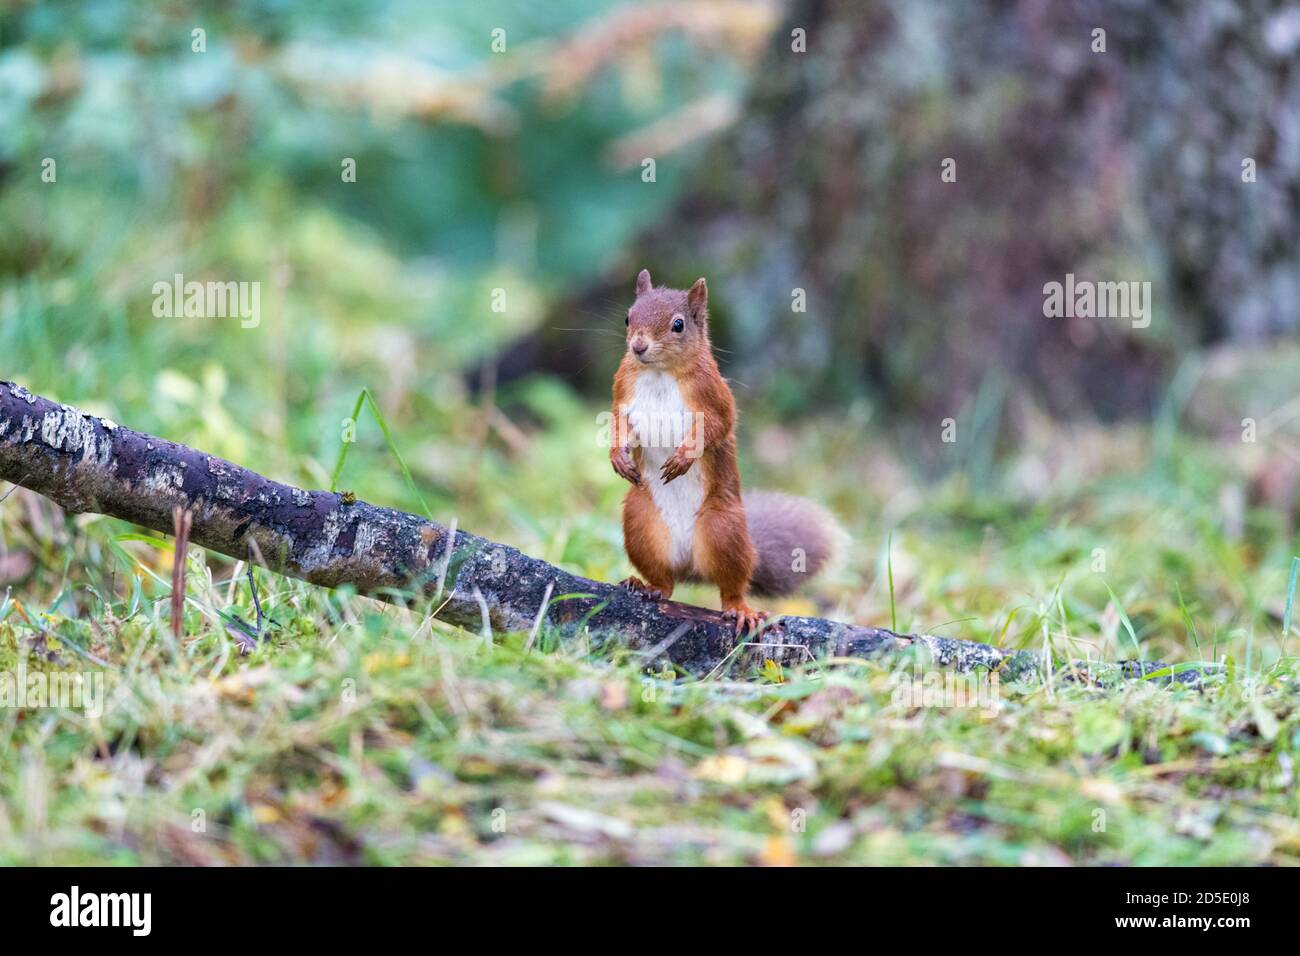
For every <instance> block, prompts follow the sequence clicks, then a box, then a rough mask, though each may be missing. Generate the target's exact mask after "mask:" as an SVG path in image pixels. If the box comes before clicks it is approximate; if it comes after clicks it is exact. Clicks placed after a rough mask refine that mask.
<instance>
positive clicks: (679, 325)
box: [673, 315, 686, 332]
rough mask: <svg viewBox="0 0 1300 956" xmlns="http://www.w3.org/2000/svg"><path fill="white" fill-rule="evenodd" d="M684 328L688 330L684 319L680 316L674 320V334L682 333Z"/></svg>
mask: <svg viewBox="0 0 1300 956" xmlns="http://www.w3.org/2000/svg"><path fill="white" fill-rule="evenodd" d="M684 328H686V322H685V321H684V320H683V319H682V317H681V316H680V315H679V316H677V318H675V319H673V331H674V332H680V331H681V330H682V329H684Z"/></svg>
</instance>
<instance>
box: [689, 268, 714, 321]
mask: <svg viewBox="0 0 1300 956" xmlns="http://www.w3.org/2000/svg"><path fill="white" fill-rule="evenodd" d="M708 304H709V285H708V283H707V282H705V281H704V276H700V277H699V278H698V279H696V280H695V285H693V286H691V291H690V292H687V293H686V305H687V307H689V308H690V310H691V315H693V316H695V318H697V319H700V318H703V316H704V308H705V306H707V305H708Z"/></svg>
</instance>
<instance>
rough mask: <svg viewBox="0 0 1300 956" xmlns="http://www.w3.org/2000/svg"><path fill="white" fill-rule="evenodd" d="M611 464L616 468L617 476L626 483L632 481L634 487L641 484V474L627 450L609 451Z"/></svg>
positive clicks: (612, 449)
mask: <svg viewBox="0 0 1300 956" xmlns="http://www.w3.org/2000/svg"><path fill="white" fill-rule="evenodd" d="M609 462H610V464H611V465H613V466H614V472H615V474H617V475H618V476H619V477H620V478H622V479H623V480H624V481H630V482H631V483H632V484H634V485H639V484H641V472H640V470H639V469H638V468H637V466H636V464H635V463H634V462H633V461H632V456H631V455H629V454H628V453H627V449H626V448H611V449H610V450H609Z"/></svg>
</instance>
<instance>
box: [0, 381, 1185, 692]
mask: <svg viewBox="0 0 1300 956" xmlns="http://www.w3.org/2000/svg"><path fill="white" fill-rule="evenodd" d="M0 479H4V480H7V481H11V482H14V483H15V484H19V485H22V486H23V487H25V488H29V489H31V490H32V491H35V492H38V493H40V494H42V495H44V496H45V497H47V498H50V499H51V500H53V501H54V502H56V503H57V504H59V505H60V506H62V507H63V508H64V509H66V510H68V511H72V512H78V513H83V512H90V513H96V514H104V515H111V516H112V517H115V518H121V519H123V520H125V521H129V522H131V523H133V524H136V525H141V526H143V527H145V528H151V529H153V530H155V531H160V532H164V533H169V532H172V531H174V529H175V524H174V518H173V509H175V508H179V509H182V511H186V512H191V513H192V515H193V519H192V522H193V523H192V526H191V528H190V540H191V541H193V542H195V543H197V544H199V545H202V546H203V547H205V548H208V549H210V550H212V551H217V552H219V553H221V554H224V555H228V556H230V557H233V558H239V559H246V558H247V557H248V555H249V554H250V552H251V553H253V554H260V555H261V559H262V561H263V562H264V563H265V565H266V567H268V568H269V569H271V570H273V571H277V572H279V573H281V574H286V575H289V576H290V577H295V578H300V579H301V580H304V581H308V582H310V583H312V584H316V585H320V586H322V587H330V588H332V587H337V586H339V585H351V586H352V587H354V588H355V589H356V590H357V591H358V592H359V593H361V594H365V595H368V596H370V597H373V598H377V599H379V600H382V601H388V602H391V603H396V604H404V605H409V604H411V603H412V602H413V601H416V600H419V601H423V602H432V603H431V607H432V608H433V609H434V610H435V615H436V617H437V618H438V619H439V620H442V621H446V622H448V623H451V624H454V625H456V626H459V627H463V628H465V629H467V630H470V631H482V630H484V629H485V628H489V627H490V628H491V629H492V630H494V631H520V632H524V631H526V632H530V634H533V635H535V634H536V632H537V629H538V628H539V627H540V626H541V623H542V622H543V621H544V622H545V624H546V625H547V626H549V627H551V628H553V629H555V630H556V631H558V632H560V633H561V634H562V635H575V634H577V633H578V632H579V631H581V630H582V629H583V628H586V629H588V632H589V633H590V634H592V635H610V636H615V637H617V638H619V639H621V640H623V641H624V642H626V643H627V645H629V646H630V647H633V648H638V649H640V650H641V652H642V657H643V660H644V661H645V663H646V664H647V665H650V664H654V663H656V662H659V661H662V660H664V659H666V660H669V661H671V662H672V663H674V664H676V665H678V666H680V667H682V668H684V669H686V670H688V671H691V672H693V673H695V674H697V675H702V674H705V673H709V672H712V671H714V670H716V669H718V668H719V666H720V665H723V664H735V665H739V666H741V667H748V666H750V665H752V664H754V663H756V662H761V661H762V660H763V659H765V658H770V659H773V660H775V661H778V662H782V663H790V664H796V663H799V662H801V661H806V660H807V659H808V658H809V656H810V655H811V656H814V657H818V658H822V657H866V656H874V655H878V654H881V653H885V652H889V651H896V650H899V649H903V648H907V647H910V646H916V645H920V646H923V647H924V648H925V650H926V651H927V652H928V655H929V657H930V658H932V659H933V660H934V661H935V662H937V663H939V664H943V665H948V666H952V667H955V668H957V669H958V670H963V671H968V670H971V669H973V668H977V667H985V668H989V669H997V670H1000V671H1001V673H1003V674H1004V675H1008V676H1011V675H1020V674H1024V673H1029V672H1033V671H1035V670H1037V669H1038V668H1039V665H1040V663H1041V661H1040V659H1039V658H1038V657H1037V656H1036V655H1033V654H1030V653H1029V652H1025V651H1018V652H1009V651H1003V650H999V649H998V648H995V647H990V646H988V645H986V644H978V643H974V642H971V641H962V640H957V639H954V638H947V637H936V636H934V635H926V634H896V633H894V632H893V631H889V630H885V629H884V628H876V627H863V626H860V625H851V624H841V623H837V622H835V621H828V620H824V619H822V618H814V617H786V618H783V619H782V624H783V628H782V629H781V630H780V631H772V630H770V629H768V630H764V631H760V632H759V634H758V635H757V636H755V637H753V638H751V639H749V640H748V641H744V642H742V644H743V646H741V647H737V644H736V640H735V638H734V636H733V633H732V629H731V627H730V626H729V625H728V624H727V622H725V621H724V620H723V619H722V616H721V615H720V614H719V613H718V612H717V611H710V610H706V609H704V608H699V607H692V606H690V605H687V604H680V603H678V602H675V601H659V602H650V601H644V600H642V599H641V598H639V597H636V596H634V595H632V594H629V593H628V592H626V591H624V590H623V589H621V588H618V587H616V586H613V585H609V584H602V583H599V582H597V581H591V580H588V579H587V578H582V577H578V576H577V575H573V574H569V573H568V572H566V571H563V570H561V569H560V568H557V567H555V566H554V565H551V564H548V563H547V562H545V561H540V560H538V559H536V558H531V557H529V556H528V555H526V554H522V553H520V552H519V551H517V550H515V549H514V548H511V547H507V546H506V545H502V544H496V543H494V542H492V541H489V540H487V539H485V538H480V537H478V536H477V535H473V534H470V533H468V532H465V531H459V530H457V529H456V528H455V525H454V524H453V525H452V527H451V528H447V527H444V526H442V525H440V524H438V523H436V522H433V521H427V520H425V519H423V518H420V517H417V516H416V515H412V514H407V513H406V512H402V511H396V510H393V509H391V508H381V507H378V506H376V505H371V504H367V503H365V502H363V501H354V500H352V498H351V496H350V495H343V494H338V493H334V492H327V491H304V490H302V489H300V488H295V487H292V486H290V485H284V484H280V483H279V482H275V481H271V480H270V479H268V478H264V477H263V476H261V475H259V474H257V473H255V472H252V471H249V470H248V469H246V468H241V467H240V466H239V465H236V464H233V463H232V462H229V461H225V460H224V459H221V458H215V457H213V456H211V455H206V454H204V453H203V452H201V451H196V450H195V449H193V448H189V447H187V446H185V445H178V444H176V443H175V442H170V441H167V440H165V439H162V438H155V437H153V436H152V435H146V434H143V433H141V432H137V431H132V430H131V429H129V428H124V427H122V426H121V425H117V424H115V423H113V422H111V421H109V420H108V419H106V418H99V417H96V416H93V415H88V414H86V413H85V412H82V411H80V410H79V409H76V408H73V407H71V406H70V405H60V404H58V403H56V402H52V401H50V400H49V399H46V398H42V397H40V396H38V395H34V394H32V393H31V392H29V391H28V390H27V389H25V388H23V387H22V386H21V385H15V384H13V383H11V382H0ZM530 640H531V639H530ZM1162 666H1163V665H1160V664H1156V663H1145V664H1139V663H1138V662H1127V663H1125V664H1121V665H1104V667H1105V668H1108V669H1109V670H1111V671H1115V672H1118V673H1120V674H1123V675H1125V676H1134V675H1140V674H1146V673H1151V672H1153V671H1155V670H1156V669H1158V668H1160V667H1162ZM1096 667H1097V665H1095V664H1094V665H1091V668H1092V669H1093V673H1094V674H1095V673H1096V671H1095V668H1096ZM1188 673H1190V674H1191V677H1190V678H1189V677H1187V676H1185V675H1183V674H1180V675H1178V676H1179V678H1180V679H1193V678H1195V676H1196V675H1195V672H1188Z"/></svg>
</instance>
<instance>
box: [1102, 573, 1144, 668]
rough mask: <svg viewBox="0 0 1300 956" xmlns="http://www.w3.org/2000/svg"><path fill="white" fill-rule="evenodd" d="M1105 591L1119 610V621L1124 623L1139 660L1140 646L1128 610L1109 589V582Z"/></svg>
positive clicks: (1140, 656) (1140, 655) (1140, 657)
mask: <svg viewBox="0 0 1300 956" xmlns="http://www.w3.org/2000/svg"><path fill="white" fill-rule="evenodd" d="M1106 593H1107V594H1109V595H1110V599H1111V600H1112V601H1113V602H1115V610H1117V611H1118V612H1119V619H1120V623H1122V624H1123V625H1124V630H1126V631H1128V636H1129V640H1131V641H1132V642H1133V650H1135V651H1137V655H1138V660H1141V659H1142V646H1141V645H1140V644H1138V639H1137V634H1136V633H1135V632H1134V630H1133V622H1132V621H1130V620H1129V619H1128V612H1127V611H1125V610H1124V605H1123V604H1121V603H1120V600H1119V598H1117V597H1116V596H1115V592H1114V591H1112V590H1111V589H1110V585H1109V584H1107V585H1106Z"/></svg>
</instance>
